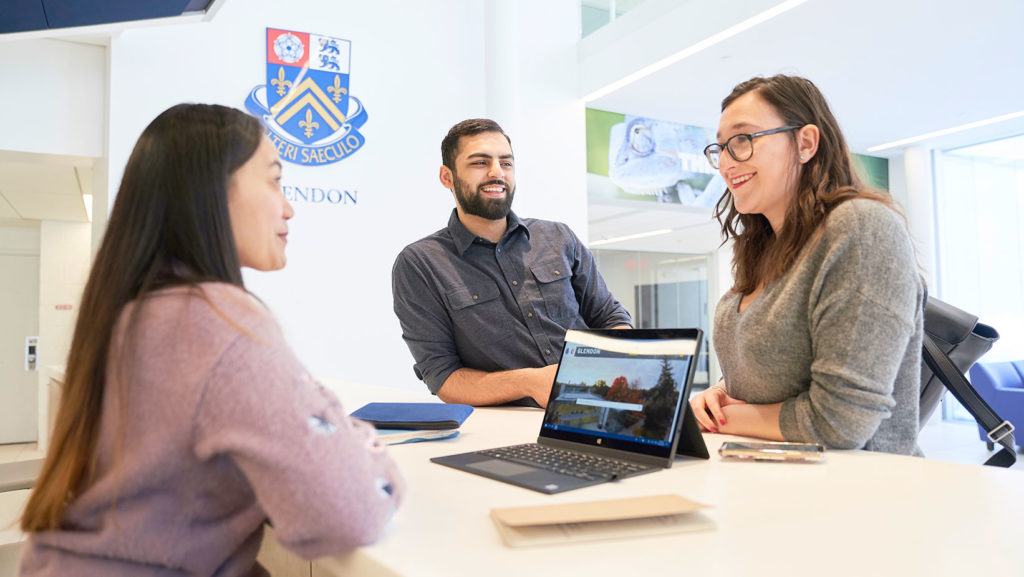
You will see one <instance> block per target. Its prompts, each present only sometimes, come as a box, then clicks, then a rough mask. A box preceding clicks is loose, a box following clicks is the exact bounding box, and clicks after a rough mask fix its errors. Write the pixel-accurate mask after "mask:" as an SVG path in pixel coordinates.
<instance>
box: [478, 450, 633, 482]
mask: <svg viewBox="0 0 1024 577" xmlns="http://www.w3.org/2000/svg"><path fill="white" fill-rule="evenodd" d="M478 453H479V454H482V455H487V456H488V457H494V458H496V459H502V460H505V461H511V462H514V463H521V464H526V465H532V466H534V467H539V468H541V469H547V470H549V471H554V472H556V473H562V474H563V475H570V476H572V477H576V478H579V479H586V480H598V479H608V480H611V479H618V478H620V477H628V476H630V475H633V474H636V473H639V472H640V471H645V470H647V469H649V468H650V467H647V466H645V465H637V464H635V463H630V462H627V461H619V460H617V459H609V458H607V457H599V456H597V455H591V454H588V453H580V452H577V451H567V450H565V449H557V448H554V447H548V446H546V445H539V444H537V443H526V444H523V445H512V446H510V447H498V448H497V449H487V450H483V451H478Z"/></svg>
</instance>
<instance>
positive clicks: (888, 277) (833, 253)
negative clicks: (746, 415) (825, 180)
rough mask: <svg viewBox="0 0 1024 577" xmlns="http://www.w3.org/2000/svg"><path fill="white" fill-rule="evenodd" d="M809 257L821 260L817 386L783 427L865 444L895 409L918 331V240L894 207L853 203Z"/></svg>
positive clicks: (837, 214) (808, 437)
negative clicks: (903, 367)
mask: <svg viewBox="0 0 1024 577" xmlns="http://www.w3.org/2000/svg"><path fill="white" fill-rule="evenodd" d="M810 258H814V259H820V268H819V271H818V273H817V275H816V278H815V280H814V282H815V285H814V287H813V289H812V291H811V299H810V303H809V306H808V310H807V315H808V322H809V326H810V331H811V341H812V343H813V345H812V347H813V361H812V364H811V384H810V387H809V389H808V390H806V391H804V392H802V393H800V394H799V395H797V396H796V397H793V398H790V399H788V400H787V401H785V402H784V403H783V405H782V409H781V412H780V415H779V427H780V429H781V431H782V435H783V437H785V438H786V439H788V440H792V441H810V442H821V443H824V444H826V445H827V446H829V447H834V448H837V449H858V448H862V447H864V446H865V444H866V443H867V442H868V441H869V440H870V439H871V437H872V436H873V435H874V434H875V432H876V431H877V429H878V427H879V425H880V424H881V422H882V421H883V420H884V419H887V418H889V417H890V415H891V414H892V410H893V407H894V405H895V401H894V395H893V388H894V382H895V380H896V377H897V373H898V371H899V368H900V364H901V362H902V359H903V357H904V355H905V353H906V351H907V347H908V345H909V343H910V341H911V339H912V337H913V335H914V331H915V327H916V325H915V315H916V308H917V306H918V301H917V293H918V283H919V280H918V277H917V266H916V259H915V258H914V253H913V248H912V247H911V245H910V239H909V236H908V235H907V233H906V230H905V227H903V225H902V222H901V221H900V220H899V217H898V216H897V215H896V214H895V213H894V212H892V211H891V210H889V209H888V208H886V207H884V205H881V204H880V203H877V202H874V201H863V202H856V201H850V202H848V203H845V204H844V205H842V206H840V207H839V208H837V209H835V211H834V212H833V215H832V216H831V217H830V219H829V221H828V223H827V228H826V230H825V233H824V235H823V237H822V239H821V240H820V242H819V245H818V246H817V247H816V248H815V251H814V254H813V255H812V256H811V257H810Z"/></svg>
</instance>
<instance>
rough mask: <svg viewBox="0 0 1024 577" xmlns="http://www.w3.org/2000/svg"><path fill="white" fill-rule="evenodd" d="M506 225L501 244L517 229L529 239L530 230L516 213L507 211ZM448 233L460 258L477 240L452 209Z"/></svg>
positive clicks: (455, 210)
mask: <svg viewBox="0 0 1024 577" xmlns="http://www.w3.org/2000/svg"><path fill="white" fill-rule="evenodd" d="M505 219H506V222H507V224H508V228H507V229H506V230H505V235H504V236H503V237H502V238H501V240H502V242H503V241H504V240H505V239H507V238H509V236H510V235H511V234H512V233H513V232H515V231H516V230H518V229H520V228H521V229H523V234H525V235H526V238H530V229H529V227H527V226H526V224H525V223H524V222H523V221H522V220H520V219H519V217H518V216H517V215H516V213H514V212H512V211H509V213H508V216H507V217H505ZM448 233H449V234H451V235H452V240H453V241H455V249H456V250H457V251H458V253H459V255H460V256H461V255H462V254H464V253H465V252H466V249H468V248H469V245H471V244H473V242H474V241H476V239H477V238H478V237H477V236H476V235H475V234H473V233H472V232H470V231H469V229H468V228H466V227H465V225H463V224H462V221H460V220H459V211H458V210H457V209H454V208H453V209H452V215H451V216H450V217H448ZM499 244H500V243H499Z"/></svg>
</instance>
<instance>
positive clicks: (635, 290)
mask: <svg viewBox="0 0 1024 577" xmlns="http://www.w3.org/2000/svg"><path fill="white" fill-rule="evenodd" d="M593 253H594V258H595V260H596V261H597V267H598V269H599V270H600V271H601V276H602V277H604V280H605V282H606V283H607V284H608V288H609V289H610V290H611V292H612V294H613V295H615V298H617V299H618V300H619V302H620V303H622V305H623V306H624V307H626V310H628V311H629V312H630V314H631V315H633V326H634V327H635V328H638V329H646V328H694V327H696V328H700V329H701V330H703V331H704V337H705V344H704V346H703V347H702V349H701V354H700V360H699V361H698V364H697V372H696V375H695V376H694V385H698V386H706V385H707V384H708V379H709V371H710V369H711V363H712V361H711V355H709V354H708V339H709V338H710V336H709V323H708V314H709V313H708V311H709V309H708V305H709V303H708V271H709V268H710V257H709V256H708V255H688V254H677V253H661V252H641V251H623V250H602V249H594V250H593Z"/></svg>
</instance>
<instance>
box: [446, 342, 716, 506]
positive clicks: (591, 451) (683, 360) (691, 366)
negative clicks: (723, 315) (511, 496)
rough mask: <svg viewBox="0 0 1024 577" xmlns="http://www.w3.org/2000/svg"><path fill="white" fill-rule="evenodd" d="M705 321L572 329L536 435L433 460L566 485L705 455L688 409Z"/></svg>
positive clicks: (510, 478) (540, 487)
mask: <svg viewBox="0 0 1024 577" xmlns="http://www.w3.org/2000/svg"><path fill="white" fill-rule="evenodd" d="M702 340H703V333H702V331H701V330H700V329H625V330H612V329H602V330H569V331H567V332H566V335H565V344H564V346H563V347H562V357H561V360H560V361H559V363H558V371H557V374H556V375H555V381H554V383H552V386H551V396H550V397H549V401H548V406H547V409H546V410H545V412H544V420H543V421H542V423H541V427H540V434H539V435H538V437H537V442H536V443H526V444H523V445H514V446H510V447H499V448H496V449H487V450H482V451H473V452H469V453H460V454H457V455H446V456H442V457H434V458H433V459H431V461H433V462H435V463H438V464H441V465H446V466H448V467H453V468H455V469H459V470H461V471H466V472H469V473H474V474H477V475H481V476H484V477H489V478H491V479H496V480H498V481H504V482H506V483H511V484H513V485H518V486H520V487H525V488H527V489H533V490H535V491H540V492H542V493H549V494H551V493H561V492H564V491H570V490H572V489H579V488H581V487H589V486H592V485H597V484H600V483H607V482H609V481H616V480H618V479H623V478H626V477H632V476H635V475H641V474H644V473H651V472H654V471H659V470H661V469H667V468H669V467H671V466H672V461H673V459H674V458H675V456H676V455H677V454H679V455H682V456H687V457H696V458H701V459H707V458H709V456H708V450H707V447H706V446H705V444H704V438H703V437H702V436H701V434H700V429H699V427H698V425H697V421H696V419H695V418H694V417H693V413H692V412H691V410H690V403H689V396H690V387H691V385H692V383H693V375H694V371H695V368H696V365H697V361H698V358H699V354H700V348H701V342H702Z"/></svg>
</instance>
